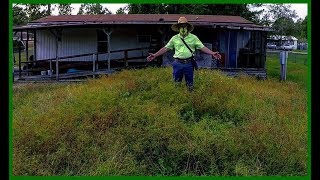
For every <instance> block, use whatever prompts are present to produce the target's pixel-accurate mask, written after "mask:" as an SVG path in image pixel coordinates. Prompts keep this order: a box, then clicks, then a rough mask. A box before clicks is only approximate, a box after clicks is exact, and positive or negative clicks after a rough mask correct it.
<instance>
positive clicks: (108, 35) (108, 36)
mask: <svg viewBox="0 0 320 180" xmlns="http://www.w3.org/2000/svg"><path fill="white" fill-rule="evenodd" d="M103 32H104V33H105V34H106V35H107V38H108V71H109V72H110V49H111V45H110V36H111V34H112V30H111V29H110V28H108V30H105V29H103Z"/></svg>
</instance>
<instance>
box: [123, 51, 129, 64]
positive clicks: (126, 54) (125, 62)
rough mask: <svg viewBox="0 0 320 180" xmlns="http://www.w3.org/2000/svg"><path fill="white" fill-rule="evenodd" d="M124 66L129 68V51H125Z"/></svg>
mask: <svg viewBox="0 0 320 180" xmlns="http://www.w3.org/2000/svg"><path fill="white" fill-rule="evenodd" d="M124 65H125V67H128V50H124Z"/></svg>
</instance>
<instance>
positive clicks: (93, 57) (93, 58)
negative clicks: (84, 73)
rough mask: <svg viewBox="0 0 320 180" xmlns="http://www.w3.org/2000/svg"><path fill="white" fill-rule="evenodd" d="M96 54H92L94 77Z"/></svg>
mask: <svg viewBox="0 0 320 180" xmlns="http://www.w3.org/2000/svg"><path fill="white" fill-rule="evenodd" d="M95 56H96V54H93V55H92V72H93V75H92V77H93V78H95V77H96V76H95V72H96V57H95Z"/></svg>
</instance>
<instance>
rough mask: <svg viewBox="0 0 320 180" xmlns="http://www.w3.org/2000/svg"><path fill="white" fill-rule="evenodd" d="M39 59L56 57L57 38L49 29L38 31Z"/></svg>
mask: <svg viewBox="0 0 320 180" xmlns="http://www.w3.org/2000/svg"><path fill="white" fill-rule="evenodd" d="M36 36H37V42H36V43H37V60H41V59H49V58H55V57H56V56H55V52H56V51H55V50H56V48H55V47H56V46H55V38H54V36H53V34H51V32H50V31H48V30H41V31H37V34H36Z"/></svg>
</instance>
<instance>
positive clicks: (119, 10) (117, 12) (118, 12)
mask: <svg viewBox="0 0 320 180" xmlns="http://www.w3.org/2000/svg"><path fill="white" fill-rule="evenodd" d="M125 10H126V8H119V9H118V10H117V11H116V14H126V13H125Z"/></svg>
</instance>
